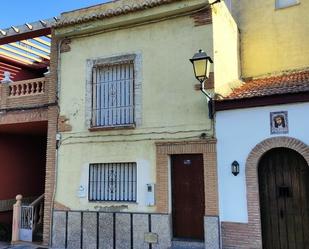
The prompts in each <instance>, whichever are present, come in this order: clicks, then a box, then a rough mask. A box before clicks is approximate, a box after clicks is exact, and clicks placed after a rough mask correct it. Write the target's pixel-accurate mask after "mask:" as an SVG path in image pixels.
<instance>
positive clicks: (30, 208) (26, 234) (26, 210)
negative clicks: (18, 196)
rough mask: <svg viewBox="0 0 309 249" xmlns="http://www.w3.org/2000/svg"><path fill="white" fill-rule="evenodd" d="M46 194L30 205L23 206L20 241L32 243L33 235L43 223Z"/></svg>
mask: <svg viewBox="0 0 309 249" xmlns="http://www.w3.org/2000/svg"><path fill="white" fill-rule="evenodd" d="M43 205H44V194H42V195H41V196H40V197H38V198H37V199H36V200H34V201H33V202H32V203H31V204H30V205H21V214H20V230H21V231H20V240H24V241H32V238H33V234H34V233H35V232H36V231H37V229H38V227H39V226H40V225H41V224H42V223H43Z"/></svg>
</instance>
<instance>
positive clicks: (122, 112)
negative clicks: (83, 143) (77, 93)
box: [91, 60, 134, 127]
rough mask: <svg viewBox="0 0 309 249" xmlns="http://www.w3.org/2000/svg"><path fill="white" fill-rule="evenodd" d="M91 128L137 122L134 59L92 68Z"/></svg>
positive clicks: (128, 124)
mask: <svg viewBox="0 0 309 249" xmlns="http://www.w3.org/2000/svg"><path fill="white" fill-rule="evenodd" d="M92 79H93V80H92V82H93V83H92V122H91V125H92V127H117V126H118V127H119V126H132V125H134V61H133V60H127V61H121V62H115V63H110V64H105V65H97V66H94V67H93V72H92Z"/></svg>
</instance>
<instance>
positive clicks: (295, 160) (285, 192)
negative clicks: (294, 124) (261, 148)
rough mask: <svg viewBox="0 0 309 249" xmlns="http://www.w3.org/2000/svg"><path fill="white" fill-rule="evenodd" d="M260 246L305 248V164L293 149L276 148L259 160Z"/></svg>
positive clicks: (308, 213) (308, 194)
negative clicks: (261, 244)
mask: <svg viewBox="0 0 309 249" xmlns="http://www.w3.org/2000/svg"><path fill="white" fill-rule="evenodd" d="M258 174H259V191H260V209H261V224H262V238H263V248H264V249H306V248H309V167H308V164H307V162H306V161H305V159H304V158H303V157H302V156H301V155H300V154H299V153H297V152H296V151H294V150H291V149H287V148H276V149H272V150H270V151H268V152H267V153H265V154H264V155H263V157H262V158H261V160H260V162H259V168H258Z"/></svg>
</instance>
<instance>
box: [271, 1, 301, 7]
mask: <svg viewBox="0 0 309 249" xmlns="http://www.w3.org/2000/svg"><path fill="white" fill-rule="evenodd" d="M283 1H284V0H275V7H276V9H284V8H288V7H292V6H295V5H298V4H300V0H292V1H291V2H290V3H283Z"/></svg>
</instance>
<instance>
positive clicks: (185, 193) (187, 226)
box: [171, 154, 205, 240]
mask: <svg viewBox="0 0 309 249" xmlns="http://www.w3.org/2000/svg"><path fill="white" fill-rule="evenodd" d="M171 175H172V216H173V235H174V238H184V239H196V240H203V239H204V211H205V201H204V200H205V198H204V170H203V155H199V154H193V155H173V156H172V170H171Z"/></svg>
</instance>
